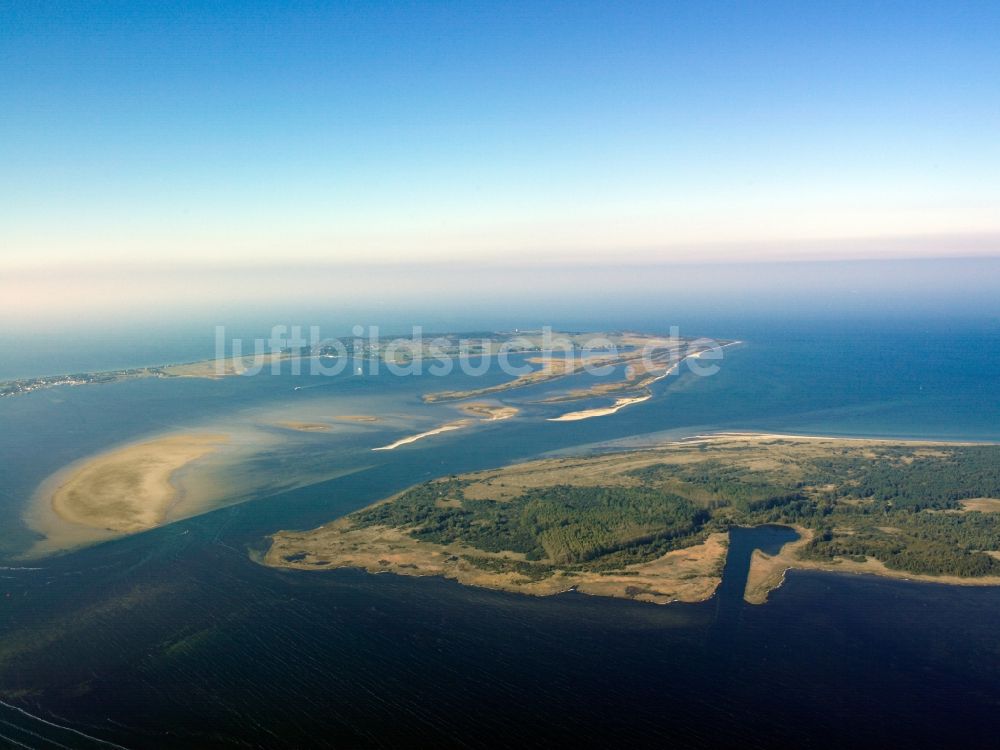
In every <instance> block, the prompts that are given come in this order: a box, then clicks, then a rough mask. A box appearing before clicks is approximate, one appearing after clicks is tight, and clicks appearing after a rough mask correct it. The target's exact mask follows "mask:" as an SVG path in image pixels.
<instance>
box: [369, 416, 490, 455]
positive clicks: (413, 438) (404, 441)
mask: <svg viewBox="0 0 1000 750" xmlns="http://www.w3.org/2000/svg"><path fill="white" fill-rule="evenodd" d="M470 424H472V422H471V421H470V420H468V419H459V420H458V421H455V422H448V424H443V425H441V426H440V427H435V428H434V429H433V430H427V432H421V433H418V434H416V435H410V436H409V437H405V438H401V439H400V440H397V441H396V442H395V443H389V445H383V446H380V447H378V448H372V450H373V451H392V450H396V448H399V447H400V446H401V445H409V444H410V443H415V442H417V441H418V440H423V439H424V438H428V437H431V436H432V435H440V434H441V433H442V432H451V431H452V430H460V429H462V428H463V427H468V426H469V425H470Z"/></svg>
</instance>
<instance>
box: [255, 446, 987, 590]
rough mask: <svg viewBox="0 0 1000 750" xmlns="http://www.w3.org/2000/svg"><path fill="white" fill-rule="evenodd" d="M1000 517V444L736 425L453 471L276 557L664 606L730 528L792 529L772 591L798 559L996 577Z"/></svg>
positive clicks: (765, 575) (708, 568) (910, 574)
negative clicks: (794, 534)
mask: <svg viewBox="0 0 1000 750" xmlns="http://www.w3.org/2000/svg"><path fill="white" fill-rule="evenodd" d="M997 512H1000V445H993V444H964V443H963V444H959V443H935V442H918V441H886V440H870V439H841V438H826V437H804V436H788V435H767V434H750V433H725V434H716V435H710V436H701V437H696V438H692V439H689V440H684V441H679V442H674V443H669V444H665V445H662V446H657V447H655V448H651V449H643V450H632V451H616V452H609V453H597V454H592V455H586V456H581V457H560V458H546V459H541V460H536V461H530V462H526V463H520V464H515V465H512V466H507V467H504V468H499V469H495V470H488V471H480V472H475V473H470V474H462V475H452V476H447V477H442V478H439V479H436V480H432V481H429V482H425V483H423V484H420V485H417V486H415V487H411V488H409V489H407V490H405V491H403V492H401V493H399V494H398V495H395V496H393V497H391V498H387V499H385V500H382V501H380V502H377V503H375V504H374V505H371V506H369V507H367V508H364V509H362V510H359V511H356V512H354V513H352V514H350V515H348V516H345V517H343V518H341V519H338V520H336V521H334V522H332V523H330V524H327V525H325V526H322V527H320V528H318V529H315V530H312V531H282V532H279V533H277V534H275V535H273V537H272V538H271V544H270V548H269V549H268V551H267V553H266V554H265V556H264V562H265V563H266V564H268V565H271V566H276V567H282V568H292V569H298V570H328V569H334V568H360V569H363V570H366V571H369V572H371V573H395V574H399V575H408V576H443V577H446V578H451V579H454V580H456V581H458V582H460V583H463V584H467V585H473V586H483V587H486V588H492V589H501V590H505V591H514V592H519V593H524V594H533V595H550V594H556V593H559V592H564V591H568V590H575V591H579V592H581V593H585V594H593V595H600V596H612V597H621V598H626V599H634V600H641V601H647V602H653V603H660V604H662V603H667V602H673V601H689V602H690V601H700V600H704V599H707V598H709V597H711V596H712V595H713V593H714V592H715V590H716V588H717V586H718V584H719V582H720V580H721V572H722V569H723V565H724V562H725V556H726V549H727V539H728V531H729V530H730V529H732V528H733V527H736V526H756V525H762V524H784V525H789V526H792V527H794V528H795V529H797V530H798V532H799V538H798V539H797V540H796V541H794V542H791V543H789V544H787V545H785V547H784V548H782V550H781V551H780V553H779V554H778V555H775V556H771V557H768V556H765V555H763V554H761V553H760V552H759V551H758V552H757V553H756V554H755V556H754V560H753V564H752V567H751V573H750V577H749V580H748V583H747V590H746V594H745V596H746V598H747V600H748V601H751V602H758V603H759V602H763V601H765V600H766V598H767V593H768V592H769V591H770V590H772V589H773V588H775V587H776V586H778V585H780V583H781V581H782V580H783V578H784V574H785V571H787V570H788V569H789V568H792V567H801V568H811V569H819V570H827V571H841V572H851V573H867V574H875V575H890V576H895V577H903V578H909V579H914V580H927V581H938V582H945V583H961V584H978V585H1000V523H998V521H1000V517H998V516H996V515H995V514H996V513H997Z"/></svg>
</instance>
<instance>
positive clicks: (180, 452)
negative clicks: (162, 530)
mask: <svg viewBox="0 0 1000 750" xmlns="http://www.w3.org/2000/svg"><path fill="white" fill-rule="evenodd" d="M226 441H227V438H226V436H225V435H207V434H187V435H171V436H168V437H163V438H158V439H156V440H150V441H147V442H142V443H136V444H133V445H128V446H126V447H124V448H119V449H117V450H113V451H110V452H108V453H104V454H101V455H98V456H95V457H93V458H91V459H90V460H88V461H86V462H85V463H83V464H82V465H81V466H80V467H79V468H78V469H76V470H75V471H74V472H73V473H71V474H70V475H69V476H68V478H67V479H66V480H65V481H64V482H63V483H62V484H60V485H59V487H58V488H57V489H56V490H55V492H54V493H53V495H52V509H53V511H54V512H55V513H56V515H57V516H59V518H61V519H62V520H64V521H68V522H70V523H74V524H80V525H83V526H89V527H92V528H97V529H106V530H109V531H114V532H120V533H135V532H138V531H144V530H146V529H151V528H153V527H154V526H157V525H158V524H160V523H162V522H163V520H164V519H165V518H166V516H167V514H168V512H169V511H170V509H171V507H172V506H173V505H174V503H175V502H177V501H178V499H179V496H180V490H179V488H178V487H177V486H176V484H175V482H173V481H172V480H173V479H174V476H175V474H176V473H177V472H178V471H179V470H180V469H182V468H184V467H186V466H188V465H189V464H191V463H192V462H194V461H197V460H198V459H200V458H203V457H205V456H207V455H208V454H210V453H213V452H214V451H215V450H217V449H218V448H219V447H220V446H221V445H223V444H224V443H225V442H226Z"/></svg>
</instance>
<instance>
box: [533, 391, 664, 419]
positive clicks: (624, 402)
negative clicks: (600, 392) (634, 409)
mask: <svg viewBox="0 0 1000 750" xmlns="http://www.w3.org/2000/svg"><path fill="white" fill-rule="evenodd" d="M651 398H652V396H632V397H628V398H618V399H615V402H614V404H612V405H611V406H605V407H603V408H600V409H584V410H583V411H571V412H568V413H566V414H560V415H559V416H558V417H551V418H550V419H549V420H548V421H549V422H576V421H578V420H581V419H590V418H592V417H606V416H607V415H609V414H614V413H615V412H617V411H620V410H621V409H624V408H625V407H626V406H631V405H632V404H638V403H641V402H643V401H648V400H649V399H651Z"/></svg>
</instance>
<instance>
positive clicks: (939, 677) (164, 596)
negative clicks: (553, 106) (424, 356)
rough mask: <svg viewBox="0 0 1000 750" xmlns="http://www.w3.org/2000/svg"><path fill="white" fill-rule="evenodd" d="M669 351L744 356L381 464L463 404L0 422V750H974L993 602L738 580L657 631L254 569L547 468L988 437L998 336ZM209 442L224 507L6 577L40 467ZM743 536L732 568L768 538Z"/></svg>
mask: <svg viewBox="0 0 1000 750" xmlns="http://www.w3.org/2000/svg"><path fill="white" fill-rule="evenodd" d="M634 327H636V328H641V329H646V330H656V326H653V325H649V324H647V325H643V321H641V320H637V321H635V323H634ZM690 327H691V328H692V329H695V328H697V330H696V332H697V333H705V334H707V335H714V336H718V337H723V338H729V339H740V340H742V341H744V342H746V343H745V344H744V345H743V346H741V347H738V348H735V349H730V350H727V352H726V358H725V360H724V362H723V363H722V368H721V371H720V372H719V373H718V374H717V375H715V376H713V377H707V378H701V377H695V376H693V375H691V374H684V373H682V374H681V375H680V376H678V377H674V378H670V379H668V380H666V381H663V382H662V383H660V384H658V387H657V389H656V395H655V397H654V398H653V399H651V400H650V401H647V402H645V403H642V404H639V405H636V406H634V407H629V408H626V409H624V410H622V411H621V412H619V413H618V414H615V415H613V416H609V417H601V418H597V419H591V420H584V421H579V422H561V423H557V422H548V421H546V417H549V416H553V415H555V414H558V413H560V407H556V406H552V405H548V406H541V405H538V404H531V403H529V402H530V401H532V400H533V399H535V398H537V397H538V396H539V395H540V391H543V390H544V387H542V388H536V389H534V390H532V391H525V392H524V393H521V392H517V393H516V395H515V394H513V393H512V394H510V399H509V400H510V401H511V402H513V403H517V404H518V405H521V406H522V407H524V412H523V413H522V415H521V416H519V417H518V418H516V419H513V420H506V421H502V422H497V423H492V424H483V425H478V426H476V427H475V428H473V429H471V430H468V431H456V432H453V433H445V434H442V435H438V436H435V437H432V438H427V439H426V440H423V441H419V442H417V443H414V444H411V445H408V446H404V447H402V448H399V449H397V450H394V451H383V452H372V451H371V448H372V447H376V446H379V445H385V444H387V443H389V442H392V441H393V440H396V439H398V438H399V437H402V436H405V435H408V434H413V433H415V432H420V431H422V430H425V429H428V428H430V427H433V426H435V425H437V424H440V423H442V422H444V421H447V420H449V419H453V418H454V417H455V411H454V410H453V409H451V408H449V407H446V406H434V407H430V406H427V405H424V404H422V403H421V401H420V394H421V393H423V392H426V391H430V390H439V389H443V388H454V387H461V384H462V383H463V382H470V381H469V380H468V379H466V378H464V376H461V375H453V376H450V377H449V378H448V379H447V380H442V379H437V378H430V377H421V378H398V377H394V376H391V375H388V374H385V373H383V374H380V375H378V376H372V375H362V376H355V375H346V374H345V375H342V376H339V377H337V378H332V379H326V378H310V377H309V376H305V375H303V376H298V377H296V376H292V375H290V374H287V373H286V374H283V375H280V376H273V377H272V376H264V377H256V378H235V379H228V380H224V381H201V380H145V381H132V382H123V383H118V384H113V385H109V386H88V387H81V388H73V389H56V390H50V391H43V392H37V393H34V394H30V395H28V396H23V397H17V398H10V399H3V400H0V424H2V425H3V426H4V429H3V431H2V434H0V558H3V559H4V561H3V562H0V565H2V566H3V568H2V569H0V699H2V700H3V701H5V702H6V703H7V704H10V705H9V706H7V707H4V706H0V746H2V743H3V739H2V737H7V738H8V740H7V741H10V742H15V741H16V742H21V743H24V744H27V745H29V746H46V745H44V744H43V742H44V740H43V738H50V739H51V740H53V741H54V742H56V743H59V744H61V745H63V746H69V747H76V746H80V747H88V746H94V747H99V746H106V745H102V744H101V742H100V741H105V742H114V743H117V744H119V745H122V746H125V747H152V746H156V747H159V746H175V747H191V746H198V747H211V746H261V747H302V746H310V745H316V744H328V745H334V746H348V747H354V746H373V747H390V746H396V745H399V744H410V745H412V744H423V745H430V744H434V745H439V746H473V747H475V746H486V745H489V746H496V745H501V746H523V745H546V744H552V743H554V742H564V743H570V742H572V743H574V744H577V745H589V746H595V745H607V744H610V743H614V744H621V745H624V744H632V745H635V746H640V747H643V746H644V747H664V746H674V747H688V746H713V745H718V744H719V743H720V742H723V741H730V742H734V743H737V745H738V746H743V747H774V746H776V745H778V744H791V743H796V744H803V745H807V746H810V747H827V746H829V747H833V746H840V745H844V744H853V745H854V746H859V745H866V746H867V745H875V744H877V743H880V744H883V745H885V744H890V745H901V744H907V745H910V746H922V747H931V746H935V747H939V746H941V745H942V744H964V745H966V746H971V747H977V746H982V747H986V746H992V744H993V736H994V735H993V734H991V732H995V730H996V728H997V719H996V716H997V715H998V713H997V712H998V709H1000V653H998V651H1000V645H998V644H1000V640H997V638H996V636H995V623H996V622H998V621H1000V590H997V589H990V588H983V589H973V588H970V589H966V588H953V587H946V586H938V585H928V584H911V583H905V582H898V581H887V580H878V579H872V578H861V577H845V576H835V575H828V574H818V573H803V572H792V573H791V574H790V575H789V576H788V580H787V582H786V584H785V585H784V586H783V587H782V588H780V589H779V590H777V591H776V592H774V593H773V594H772V596H771V600H770V601H769V603H768V604H766V605H763V606H750V605H744V604H743V603H742V602H741V600H740V599H739V596H738V592H739V591H741V588H742V587H741V586H740V585H739V581H738V580H737V579H738V577H739V575H745V572H743V573H739V572H738V571H737V572H736V573H733V572H732V570H727V580H726V582H725V583H724V584H723V587H722V588H721V589H720V592H719V594H718V596H717V597H716V598H715V599H714V600H712V601H709V602H705V603H703V604H693V605H690V604H674V605H668V606H663V607H659V606H655V605H647V604H641V603H631V602H624V601H617V600H606V599H599V598H593V597H586V596H582V595H577V594H566V595H561V596H558V597H550V598H546V599H535V598H529V597H522V596H518V595H513V594H505V593H499V592H491V591H483V590H477V589H471V588H465V587H462V586H459V585H457V584H454V583H452V582H448V581H442V580H437V579H411V578H405V579H404V578H396V577H393V576H370V575H367V574H363V573H359V572H355V571H333V572H316V573H303V572H297V571H279V570H271V569H267V568H264V567H262V566H260V565H258V564H257V563H256V562H254V559H255V553H256V551H259V550H260V549H262V547H263V545H264V544H265V543H266V542H265V538H266V536H267V534H269V533H272V532H274V531H276V530H278V529H283V528H311V527H314V526H316V525H319V524H321V523H323V522H325V521H329V520H331V519H332V518H335V517H337V516H339V515H342V514H344V513H347V512H350V511H351V510H354V509H356V508H358V507H362V506H364V505H366V504H368V503H370V502H372V501H374V500H376V499H378V498H381V497H384V496H386V495H388V494H391V493H392V492H394V491H397V490H399V489H401V488H403V487H405V486H407V485H409V484H412V483H414V482H417V481H421V480H423V479H427V478H431V477H435V476H440V475H442V474H447V473H451V472H460V471H467V470H471V469H477V468H484V467H489V466H496V465H500V464H503V463H507V462H510V461H517V460H524V459H528V458H533V457H536V456H538V455H541V454H545V453H551V452H559V451H571V452H579V451H585V450H593V449H598V448H601V447H603V446H606V445H607V444H608V443H617V444H622V445H627V444H629V443H630V442H635V441H637V440H640V441H641V440H660V439H665V438H670V437H682V436H687V435H691V434H697V433H700V432H704V431H710V430H767V431H783V432H798V433H822V434H837V435H858V436H860V435H871V436H898V437H926V438H947V439H962V440H998V439H1000V379H998V377H997V373H998V372H1000V369H998V366H1000V326H998V325H997V323H996V321H989V320H986V321H983V320H979V321H973V320H954V321H941V320H937V321H933V322H928V321H922V320H918V319H907V320H900V319H897V320H894V321H889V322H887V321H874V320H855V321H853V322H851V323H849V324H843V323H840V322H833V321H826V322H824V321H802V322H800V323H797V324H794V325H789V324H788V323H784V324H782V325H780V326H779V325H776V324H774V323H770V324H769V323H767V322H761V323H759V324H755V323H751V322H748V321H724V320H721V319H720V320H706V321H702V323H701V327H697V326H696V325H694V324H692V325H691V326H690ZM488 377H490V378H493V379H495V380H498V381H499V380H501V379H502V378H503V377H504V376H503V375H502V374H500V373H498V372H496V371H494V372H493V373H491V375H490V376H488ZM478 380H480V379H477V381H478ZM484 382H485V381H484ZM445 383H446V385H444V384H445ZM296 386H300V387H301V386H309V387H302V388H301V389H300V390H293V389H294V388H295V387H296ZM312 386H315V387H312ZM574 408H576V407H574ZM359 413H361V414H365V413H378V414H380V415H387V418H386V419H385V420H384V421H382V422H379V423H377V424H345V425H344V426H343V428H342V429H340V428H338V429H337V430H334V431H332V432H329V433H293V432H290V431H288V430H280V429H276V428H275V427H274V424H275V421H276V420H282V419H283V420H296V419H308V418H309V417H310V416H311V415H312V416H316V415H320V416H322V415H328V414H359ZM220 425H221V426H223V427H224V428H226V429H229V430H232V431H234V432H237V433H239V434H247V435H251V434H252V435H254V436H256V438H260V439H261V440H262V444H264V445H265V446H266V448H265V449H264V450H262V451H260V452H259V453H258V454H257V455H256V456H255V458H254V459H253V461H252V462H251V463H250V464H249V465H239V466H234V467H231V472H232V474H231V479H232V486H233V487H238V488H241V489H240V492H241V493H243V494H242V495H241V496H239V497H233V498H230V500H241V501H242V500H245V502H241V503H240V504H237V505H232V506H230V507H225V508H221V509H219V510H217V511H214V512H212V513H209V514H207V515H203V516H199V517H196V518H192V519H188V520H184V521H180V522H177V523H174V524H172V525H170V526H167V527H164V528H161V529H158V530H155V531H152V532H148V533H145V534H140V535H137V536H134V537H130V538H127V539H122V540H118V541H114V542H110V543H106V544H103V545H99V546H96V547H91V548H87V549H83V550H78V551H75V552H69V553H66V554H63V555H59V556H55V557H47V558H43V559H39V560H31V561H26V560H24V559H22V558H21V557H20V556H21V555H22V554H23V553H24V551H25V550H26V549H28V548H29V547H30V546H31V544H32V543H33V541H34V539H33V533H32V532H31V530H30V529H28V528H27V527H25V526H24V524H23V523H22V521H21V517H22V514H23V512H24V510H25V508H26V507H27V506H28V504H29V503H30V502H31V498H32V495H33V493H34V491H35V489H36V487H37V485H38V484H39V483H40V482H41V481H42V480H43V479H45V477H47V476H48V475H49V474H50V473H51V472H53V471H55V470H57V469H59V468H60V467H62V466H65V465H66V464H67V463H69V462H72V461H74V460H77V459H80V458H83V457H85V456H88V455H91V454H93V453H95V452H99V451H101V450H105V449H107V448H109V447H112V446H114V445H116V444H120V443H123V442H128V441H131V440H135V439H139V438H141V437H143V436H146V435H153V434H157V433H161V432H164V431H172V430H187V429H209V428H217V427H219V426H220ZM268 437H273V438H274V441H273V443H269V442H267V440H266V438H268ZM344 472H350V473H346V474H344ZM340 474H344V475H342V476H338V475H340ZM222 476H223V478H225V475H224V474H223V475H222ZM746 533H747V534H749V536H747V537H741V538H740V539H736V538H734V544H733V552H734V554H735V553H736V552H740V554H749V552H748V550H751V549H752V548H753V547H755V546H764V547H766V546H767V545H771V544H774V543H775V534H778V535H779V536H780V533H782V532H780V531H777V532H775V531H768V530H760V531H757V532H746ZM754 533H757V534H760V535H762V536H758V537H754V536H753V534H754ZM737 542H738V543H737ZM730 563H731V565H732V566H733V567H738V566H736V559H735V558H731V560H730ZM734 575H735V576H736V578H734V577H733V576H734ZM10 706H16V707H17V708H20V709H23V710H25V711H28V712H29V713H30V714H32V715H34V716H36V717H40V718H38V719H32V718H30V717H28V716H26V715H25V714H23V713H21V712H20V711H18V710H17V709H16V708H12V707H10ZM42 719H44V720H45V721H48V722H52V723H53V724H58V725H59V727H56V726H52V724H46V723H44V722H43V721H42ZM81 733H82V734H81ZM85 735H86V736H85ZM48 746H58V744H50V745H48Z"/></svg>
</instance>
